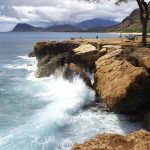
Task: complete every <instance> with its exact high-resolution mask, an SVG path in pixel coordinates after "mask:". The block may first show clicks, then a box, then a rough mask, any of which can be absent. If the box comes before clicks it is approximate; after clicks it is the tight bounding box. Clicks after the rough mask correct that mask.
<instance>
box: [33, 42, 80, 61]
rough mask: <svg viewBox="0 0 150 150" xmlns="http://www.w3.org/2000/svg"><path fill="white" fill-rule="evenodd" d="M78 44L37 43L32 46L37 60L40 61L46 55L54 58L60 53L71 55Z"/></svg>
mask: <svg viewBox="0 0 150 150" xmlns="http://www.w3.org/2000/svg"><path fill="white" fill-rule="evenodd" d="M79 45H80V44H79V43H78V42H67V41H63V42H56V41H51V42H38V43H37V44H36V45H35V46H34V52H35V55H36V57H37V59H38V60H40V59H42V58H43V57H45V56H46V55H51V56H55V55H57V54H61V53H65V52H66V53H71V52H72V49H73V48H76V47H78V46H79Z"/></svg>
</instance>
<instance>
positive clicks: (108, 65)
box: [34, 40, 150, 113]
mask: <svg viewBox="0 0 150 150" xmlns="http://www.w3.org/2000/svg"><path fill="white" fill-rule="evenodd" d="M34 53H35V56H36V58H37V59H38V65H37V66H38V70H37V73H36V76H37V77H45V76H46V77H48V76H49V75H51V74H53V73H54V72H55V70H56V69H58V68H62V67H65V69H66V70H65V72H64V77H65V78H67V79H69V78H72V77H73V76H74V75H79V76H80V77H81V78H83V80H84V81H85V83H86V84H87V85H88V86H90V87H93V85H92V84H91V81H90V78H89V77H88V75H87V74H86V71H85V70H88V71H93V70H94V71H95V75H94V76H95V83H94V88H95V89H96V91H97V93H98V94H99V96H101V98H102V100H103V101H104V102H106V104H107V105H108V107H109V108H110V110H112V111H116V112H121V113H132V112H137V111H139V110H140V109H143V108H145V106H146V105H147V106H149V104H150V101H149V100H150V94H149V92H150V91H149V87H150V75H149V67H150V66H149V65H150V64H149V62H150V61H149V59H150V50H149V49H148V48H147V49H146V48H144V49H140V48H137V47H133V46H127V45H124V46H123V45H122V46H120V45H118V44H117V45H116V43H115V44H114V43H113V44H111V43H109V45H108V44H106V43H105V44H104V41H102V42H101V43H100V42H98V41H97V42H96V41H94V42H92V41H91V40H87V41H86V40H69V41H62V42H55V41H51V42H38V43H37V44H36V45H35V49H34ZM148 109H149V108H148Z"/></svg>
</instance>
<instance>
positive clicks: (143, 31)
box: [142, 20, 148, 47]
mask: <svg viewBox="0 0 150 150" xmlns="http://www.w3.org/2000/svg"><path fill="white" fill-rule="evenodd" d="M147 23H148V20H145V21H144V22H143V23H142V46H143V47H146V46H147V40H146V38H147Z"/></svg>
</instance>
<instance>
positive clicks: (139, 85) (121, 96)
mask: <svg viewBox="0 0 150 150" xmlns="http://www.w3.org/2000/svg"><path fill="white" fill-rule="evenodd" d="M122 53H123V50H116V51H114V52H112V53H109V54H107V55H105V56H103V57H101V58H99V59H98V60H97V61H96V73H95V86H96V90H97V92H98V93H99V95H100V96H101V98H102V99H103V100H104V101H105V102H106V104H107V105H108V107H109V108H110V109H111V110H112V111H116V112H121V113H132V112H134V111H137V109H140V107H142V106H143V105H147V104H149V86H150V80H149V75H148V73H147V72H146V70H145V69H144V68H142V67H135V66H133V65H132V64H131V63H129V62H128V61H126V59H121V57H120V56H122Z"/></svg>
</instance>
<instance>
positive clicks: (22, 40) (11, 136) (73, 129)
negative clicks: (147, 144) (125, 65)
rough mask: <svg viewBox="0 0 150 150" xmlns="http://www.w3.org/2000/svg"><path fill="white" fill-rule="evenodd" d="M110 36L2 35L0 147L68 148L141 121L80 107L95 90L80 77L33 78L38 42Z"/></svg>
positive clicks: (129, 128) (137, 125)
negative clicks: (32, 55) (29, 56)
mask: <svg viewBox="0 0 150 150" xmlns="http://www.w3.org/2000/svg"><path fill="white" fill-rule="evenodd" d="M97 35H98V36H99V37H101V38H114V37H119V34H110V33H103V34H101V33H50V32H49V33H46V32H45V33H40V32H39V33H34V32H33V33H0V150H70V149H71V147H72V145H73V144H74V143H82V142H84V141H85V140H87V139H89V138H92V137H94V136H95V135H96V134H97V133H104V132H109V133H119V134H122V135H124V134H127V133H129V132H132V131H135V130H138V129H140V128H141V123H140V122H135V121H132V120H131V119H130V118H128V117H127V116H124V115H117V114H114V113H111V112H92V111H91V110H88V109H87V110H84V109H82V108H83V107H84V106H85V105H86V104H88V103H90V102H92V101H93V100H94V97H95V92H94V91H92V90H91V89H89V88H88V87H87V86H86V85H85V83H84V82H83V80H82V79H80V78H79V77H75V78H74V79H73V81H72V82H70V81H68V80H65V79H63V77H61V76H60V77H59V78H55V77H54V76H53V75H52V76H50V77H47V78H41V79H37V78H35V71H36V63H37V62H36V59H35V58H28V56H27V55H28V53H29V52H31V51H32V50H33V49H34V44H35V43H36V42H37V41H48V40H53V41H54V40H57V41H59V40H65V39H68V38H72V37H73V38H78V37H80V36H81V37H84V38H95V37H96V36H97Z"/></svg>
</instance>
